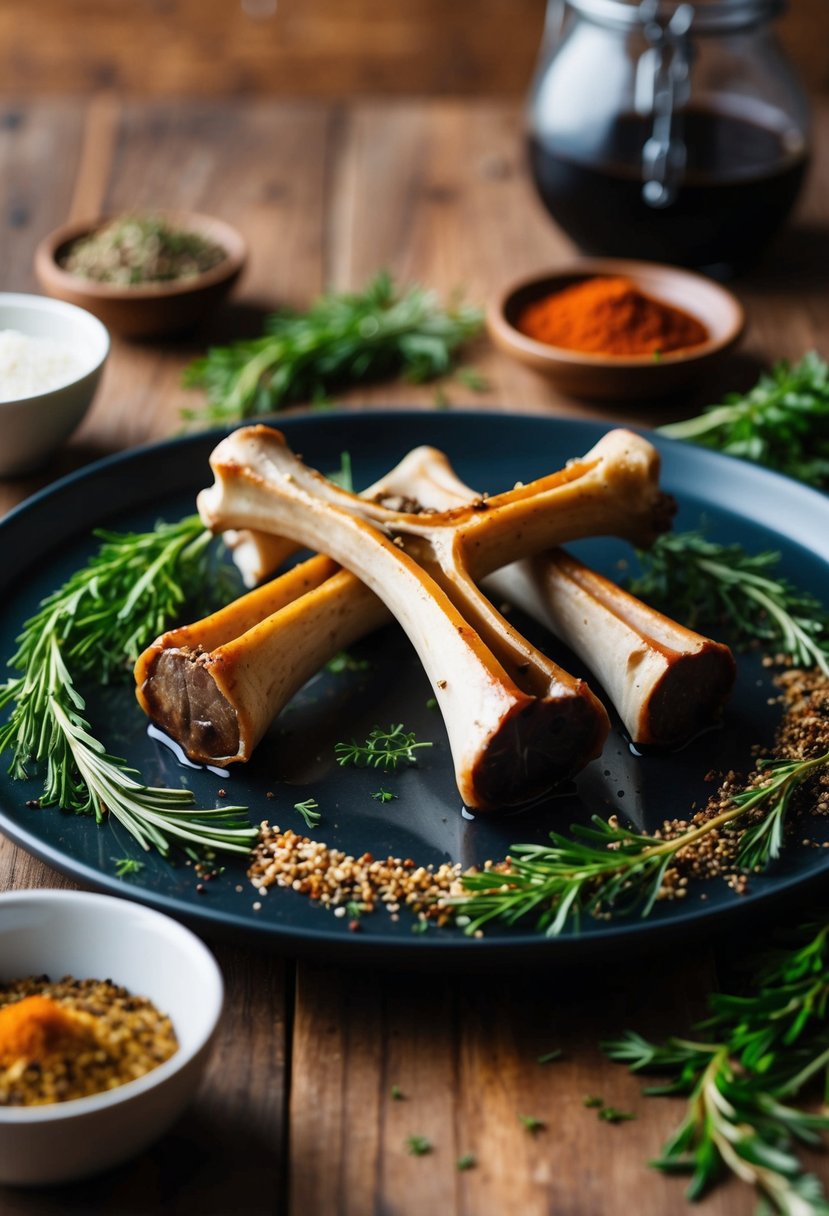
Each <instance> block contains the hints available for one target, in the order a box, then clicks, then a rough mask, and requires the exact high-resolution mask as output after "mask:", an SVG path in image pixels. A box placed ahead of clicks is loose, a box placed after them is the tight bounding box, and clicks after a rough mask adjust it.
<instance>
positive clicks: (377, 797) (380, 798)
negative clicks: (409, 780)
mask: <svg viewBox="0 0 829 1216" xmlns="http://www.w3.org/2000/svg"><path fill="white" fill-rule="evenodd" d="M371 796H372V798H373V799H374V801H375V802H394V800H395V799H396V798H397V794H393V793H392V792H391V790H384V789H379V790H375V791H374V793H373V794H372V795H371Z"/></svg>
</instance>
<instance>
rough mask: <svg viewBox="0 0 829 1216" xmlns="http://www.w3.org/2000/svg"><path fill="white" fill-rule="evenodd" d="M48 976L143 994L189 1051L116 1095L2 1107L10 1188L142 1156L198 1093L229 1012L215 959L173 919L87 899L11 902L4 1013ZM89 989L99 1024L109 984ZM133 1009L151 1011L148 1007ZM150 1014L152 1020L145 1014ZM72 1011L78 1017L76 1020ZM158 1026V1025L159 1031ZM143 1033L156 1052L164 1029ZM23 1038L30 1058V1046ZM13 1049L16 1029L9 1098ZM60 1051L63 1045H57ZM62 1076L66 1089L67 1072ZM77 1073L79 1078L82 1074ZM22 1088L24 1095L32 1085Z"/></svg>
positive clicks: (125, 1026) (123, 1026)
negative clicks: (24, 983)
mask: <svg viewBox="0 0 829 1216" xmlns="http://www.w3.org/2000/svg"><path fill="white" fill-rule="evenodd" d="M44 976H48V977H49V980H50V981H53V982H57V981H60V980H61V979H62V977H66V976H70V977H72V978H73V979H75V980H87V979H92V980H97V981H105V980H106V981H111V983H112V984H113V985H117V986H122V987H123V988H126V989H127V990H128V992H129V994H130V995H131V996H132V997H135V998H148V999H149V1001H151V1002H152V1004H153V1005H154V1006H155V1010H157V1011H158V1012H159V1013H160V1014H162V1015H167V1017H168V1018H169V1020H170V1021H171V1022H172V1028H173V1031H174V1033H175V1036H176V1038H177V1040H178V1047H177V1049H176V1050H175V1051H174V1052H173V1054H172V1055H169V1056H168V1058H166V1059H165V1060H164V1062H163V1063H160V1064H158V1065H157V1066H155V1067H152V1069H151V1071H148V1072H145V1073H144V1074H143V1075H142V1076H139V1077H138V1078H137V1079H135V1080H129V1081H127V1082H125V1083H124V1084H119V1085H117V1087H116V1088H112V1089H108V1090H105V1091H103V1092H99V1093H94V1094H90V1095H89V1096H86V1097H78V1098H69V1099H67V1100H64V1101H51V1102H45V1103H42V1104H40V1105H9V1104H8V1101H7V1100H6V1104H2V1105H0V1183H6V1184H13V1185H22V1186H45V1185H51V1184H54V1183H59V1182H67V1181H70V1180H72V1179H75V1178H82V1177H85V1176H87V1175H89V1174H93V1173H97V1172H99V1171H101V1170H105V1169H108V1168H109V1167H111V1166H113V1165H117V1164H118V1163H119V1162H121V1161H125V1160H126V1159H127V1158H129V1157H131V1156H134V1155H135V1154H136V1153H139V1152H140V1151H141V1150H142V1149H144V1148H145V1147H146V1146H147V1145H148V1144H150V1143H151V1142H152V1141H153V1140H155V1139H156V1138H157V1137H158V1136H159V1135H161V1133H162V1132H163V1131H165V1129H166V1128H167V1127H169V1126H170V1124H171V1123H172V1122H173V1121H174V1120H175V1119H176V1118H177V1117H178V1116H179V1115H180V1114H181V1112H182V1111H183V1110H184V1108H185V1107H186V1105H187V1103H188V1102H189V1101H190V1099H191V1098H192V1097H193V1096H194V1094H195V1091H196V1089H197V1087H198V1084H199V1082H200V1080H201V1077H202V1075H203V1072H204V1068H205V1065H206V1063H207V1060H208V1056H209V1053H210V1048H211V1045H212V1042H213V1038H214V1035H215V1032H216V1028H217V1025H218V1021H219V1016H220V1014H221V1009H222V1000H223V983H222V977H221V972H220V971H219V968H218V965H217V964H216V961H215V959H214V958H213V956H212V954H211V953H210V951H209V950H208V949H207V948H206V946H204V945H203V944H202V942H200V941H199V939H198V938H197V937H196V936H195V935H194V934H193V933H191V932H190V930H189V929H185V928H184V927H183V926H182V925H179V924H178V923H177V922H176V921H174V920H171V919H170V917H168V916H164V915H163V914H162V913H160V912H155V911H152V910H151V909H149V908H144V907H142V906H141V905H139V904H135V903H131V902H128V901H126V900H120V899H115V898H113V897H112V896H108V895H93V894H89V893H86V892H81V891H56V890H33V891H18V892H11V893H7V894H5V895H0V1006H2V1005H3V1004H4V1003H5V1005H6V1009H7V1010H8V1009H10V1008H12V1006H11V1005H10V1003H9V1001H8V985H10V984H11V983H12V982H13V981H21V980H24V979H25V978H26V977H33V979H34V980H37V979H38V978H39V979H42V977H44ZM83 992H84V1002H83V1003H84V1005H85V1006H86V1010H85V1011H83V1010H82V1013H81V1015H80V1016H82V1017H85V1018H86V1020H87V1022H90V1021H91V1020H92V1019H93V1017H96V1018H97V1017H98V1015H101V1014H103V1013H106V1010H105V1009H104V1008H103V1006H104V1005H105V1003H106V999H107V998H106V990H105V989H104V986H103V985H101V986H100V991H99V989H97V988H90V989H89V990H88V991H87V990H86V989H83ZM102 993H103V995H102ZM114 1003H115V1002H114ZM132 1004H133V1003H132V1002H130V1001H129V1000H127V1001H126V1003H117V1009H118V1014H117V1017H116V1020H115V1022H114V1023H113V1025H114V1027H115V1028H114V1029H113V1030H112V1032H111V1034H112V1036H113V1038H112V1041H113V1042H116V1041H117V1038H118V1036H123V1035H124V1034H125V1033H129V1031H130V1030H131V1028H132V1022H131V1020H130V1019H131V1018H137V1017H138V1016H139V1014H135V1013H134V1012H133V1010H132V1009H131V1005H132ZM134 1004H135V1006H136V1008H138V1007H139V1006H140V1003H139V1002H138V1001H136V1002H134ZM140 1008H141V1014H142V1016H144V1017H145V1019H146V1017H147V1016H148V1015H147V1013H146V1011H144V1010H143V1006H140ZM90 1010H91V1012H90ZM124 1011H126V1012H124ZM59 1012H61V1011H59ZM72 1012H73V1011H72V1010H71V1008H70V1010H69V1016H70V1017H71V1016H72ZM153 1012H154V1011H153ZM0 1013H2V1009H0ZM75 1016H77V1014H76V1015H75ZM119 1018H120V1021H119V1020H118V1019H119ZM99 1020H103V1019H99ZM58 1025H59V1022H58ZM153 1025H154V1023H152V1022H151V1023H150V1027H151V1028H152V1026H153ZM136 1026H137V1027H138V1028H137V1029H136V1030H135V1038H136V1040H138V1039H139V1038H140V1039H141V1043H142V1046H144V1047H146V1045H147V1043H149V1044H150V1045H151V1048H152V1047H154V1044H155V1039H154V1038H153V1035H154V1034H155V1031H154V1030H152V1029H150V1030H148V1029H147V1023H146V1021H145V1023H144V1025H143V1026H138V1023H137V1022H136ZM167 1029H168V1030H169V1027H168V1028H167ZM162 1030H163V1027H162V1029H160V1030H159V1041H160V1038H161V1033H162ZM96 1033H97V1032H96ZM53 1034H54V1032H53ZM148 1034H149V1036H150V1037H149V1039H148ZM18 1037H19V1036H18ZM24 1041H25V1042H26V1044H27V1047H28V1048H29V1049H30V1048H31V1041H30V1040H24ZM95 1041H96V1042H97V1041H98V1040H97V1039H96V1040H95ZM101 1041H103V1040H101ZM9 1042H11V1044H12V1047H10V1046H9ZM14 1043H15V1039H14V1028H12V1031H11V1033H10V1032H9V1031H8V1029H7V1030H6V1032H5V1041H3V1035H0V1051H3V1050H4V1049H5V1052H6V1055H5V1057H4V1059H3V1060H0V1084H5V1085H6V1089H5V1090H4V1092H5V1093H7V1092H8V1080H9V1077H10V1076H12V1075H13V1074H12V1070H11V1069H10V1068H9V1065H8V1059H9V1054H8V1053H9V1051H10V1050H12V1049H13V1047H14ZM54 1047H55V1042H54V1039H53V1040H52V1041H50V1048H51V1049H54ZM108 1050H109V1048H108ZM112 1050H113V1052H114V1051H115V1048H113V1049H112ZM167 1050H168V1051H169V1046H168V1047H167ZM161 1054H163V1053H162V1051H161V1049H160V1048H159V1055H161ZM105 1057H106V1052H102V1053H100V1054H99V1055H98V1056H97V1057H92V1056H87V1057H85V1058H86V1059H88V1060H89V1061H90V1063H89V1064H88V1065H87V1069H88V1070H89V1069H91V1068H93V1067H101V1068H103V1067H104V1064H103V1063H100V1065H98V1064H95V1063H93V1061H94V1060H100V1061H103V1060H104V1059H105ZM42 1058H44V1059H45V1058H55V1057H54V1056H50V1057H46V1056H43V1057H42ZM4 1064H5V1072H4ZM12 1067H15V1066H12ZM20 1072H21V1067H17V1070H16V1074H14V1075H17V1076H18V1077H19V1075H20ZM27 1075H28V1077H30V1078H33V1081H30V1082H29V1083H30V1084H34V1083H39V1084H41V1085H43V1086H48V1084H49V1081H48V1078H39V1077H38V1068H35V1069H34V1070H33V1071H31V1072H29V1073H28V1074H27ZM60 1075H61V1077H62V1080H61V1084H63V1085H64V1086H65V1084H66V1079H65V1078H66V1075H67V1074H66V1073H61V1074H60ZM68 1075H69V1076H70V1077H71V1075H72V1074H71V1071H70V1073H69V1074H68ZM16 1083H17V1085H18V1087H19V1086H20V1085H23V1084H26V1081H25V1080H19V1079H18V1080H17V1082H16Z"/></svg>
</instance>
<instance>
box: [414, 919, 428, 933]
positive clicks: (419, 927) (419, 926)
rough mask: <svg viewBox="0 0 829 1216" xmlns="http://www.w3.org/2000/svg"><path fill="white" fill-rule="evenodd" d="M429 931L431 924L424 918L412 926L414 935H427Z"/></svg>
mask: <svg viewBox="0 0 829 1216" xmlns="http://www.w3.org/2000/svg"><path fill="white" fill-rule="evenodd" d="M428 931H429V922H428V920H426V918H425V917H424V918H423V919H422V920H416V921H415V923H414V924H413V925H412V933H427V932H428Z"/></svg>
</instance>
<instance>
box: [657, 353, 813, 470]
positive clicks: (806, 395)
mask: <svg viewBox="0 0 829 1216" xmlns="http://www.w3.org/2000/svg"><path fill="white" fill-rule="evenodd" d="M659 430H660V431H661V433H662V434H663V435H668V436H670V438H672V439H690V440H693V442H695V443H700V444H703V445H704V446H706V447H711V448H717V449H718V450H719V451H721V452H727V453H728V454H729V455H730V456H740V457H742V458H743V459H744V460H752V461H754V462H755V463H757V464H762V465H766V466H767V467H768V468H771V469H776V470H778V472H781V473H787V474H788V475H789V476H790V477H797V478H799V479H800V480H801V481H805V482H808V483H809V484H810V485H814V486H818V487H819V488H821V489H826V488H829V367H827V364H826V363H825V361H824V360H823V359H821V358H820V356H819V355H818V354H817V353H816V352H815V351H810V352H809V353H808V354H806V355H804V356H803V358H802V359H801V360H800V362H799V363H796V364H794V366H791V365H790V364H788V363H785V362H782V363H778V364H776V365H775V367H773V368H772V370H771V372H769V373H767V374H765V375H763V376H761V377H760V379H759V380H758V382H757V384H756V385H755V386H754V388H752V389H751V390H750V391H749V392H748V393H746V394H745V395H741V394H740V393H730V394H729V395H728V396H727V397H726V398H725V401H724V402H723V403H722V404H721V405H714V406H711V407H710V408H709V409H707V410H706V411H705V412H704V413H703V414H700V415H699V417H696V418H689V419H687V420H686V421H684V422H675V423H671V424H670V425H669V426H662V427H660V428H659Z"/></svg>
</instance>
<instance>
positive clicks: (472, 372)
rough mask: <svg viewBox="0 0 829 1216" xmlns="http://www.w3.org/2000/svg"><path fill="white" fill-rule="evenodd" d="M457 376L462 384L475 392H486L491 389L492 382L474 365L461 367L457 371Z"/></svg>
mask: <svg viewBox="0 0 829 1216" xmlns="http://www.w3.org/2000/svg"><path fill="white" fill-rule="evenodd" d="M455 376H456V378H457V379H458V380H460V382H461V384H465V385H466V387H467V388H468V389H471V390H472V392H473V393H486V392H488V391H489V388H490V383H489V381H488V380H487V378H486V376H482V375H481V373H480V372H479V371H478V370H477V369H476V368H474V367H459V368H458V370H457V371H456V372H455Z"/></svg>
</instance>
